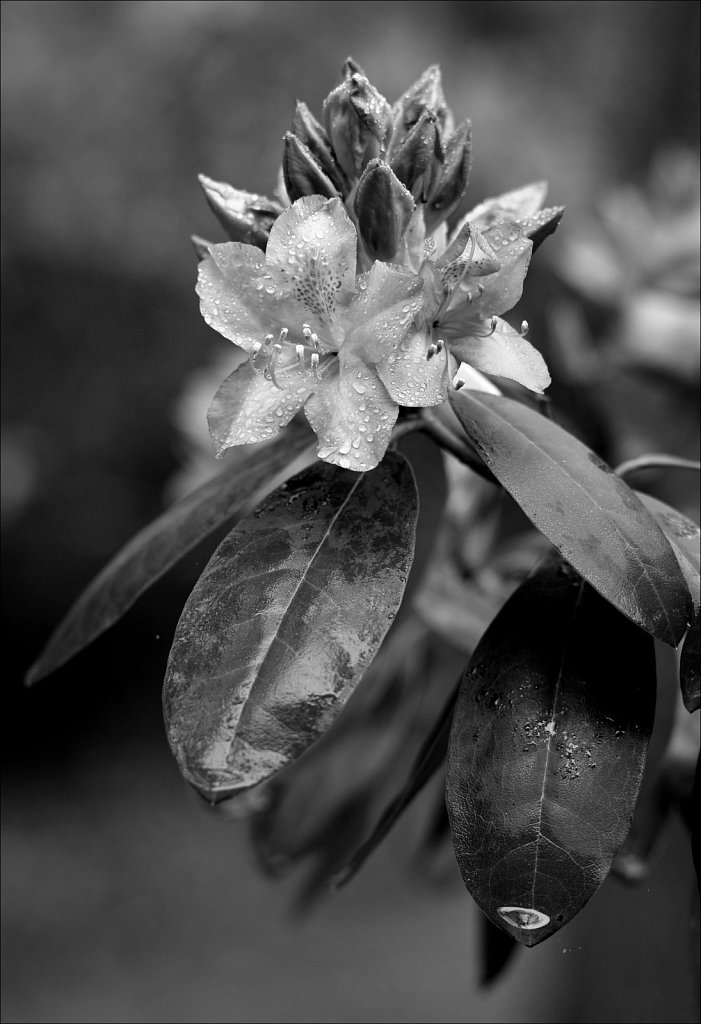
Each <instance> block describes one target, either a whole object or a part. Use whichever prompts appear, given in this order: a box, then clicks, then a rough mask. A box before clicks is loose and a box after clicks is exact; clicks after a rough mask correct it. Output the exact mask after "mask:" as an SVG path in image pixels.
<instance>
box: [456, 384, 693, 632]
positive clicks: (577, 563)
mask: <svg viewBox="0 0 701 1024" xmlns="http://www.w3.org/2000/svg"><path fill="white" fill-rule="evenodd" d="M450 400H451V403H452V406H453V410H454V412H455V414H456V416H457V417H458V419H459V421H460V423H461V424H462V426H463V428H464V430H465V432H466V433H467V435H468V437H469V438H470V441H471V442H472V444H473V445H474V446H475V448H476V449H477V451H478V452H479V454H480V455H481V457H482V459H483V460H484V462H485V463H486V465H487V466H488V468H489V469H490V470H491V472H492V473H493V474H494V476H495V477H496V478H497V479H498V480H499V482H500V483H501V484H502V485H503V486H504V488H505V489H506V490H507V491H508V492H509V493H510V494H511V495H512V497H513V498H514V499H515V500H516V501H517V502H518V504H519V505H520V506H521V508H522V509H523V511H524V512H525V513H526V515H527V516H528V517H529V519H530V520H531V521H532V522H533V524H534V525H535V526H536V527H537V528H538V529H539V530H540V531H541V533H543V534H544V535H545V536H546V537H547V538H548V540H549V541H550V542H551V543H552V544H554V545H555V547H556V548H557V549H558V551H560V552H561V554H562V555H563V556H564V557H565V559H566V560H567V561H568V562H569V563H570V564H571V565H573V566H574V568H575V569H577V571H578V572H579V573H580V574H581V575H582V576H583V577H584V579H586V580H587V582H588V583H590V584H591V585H592V586H593V587H594V589H595V590H598V592H599V593H600V594H601V596H602V597H604V598H605V599H606V600H607V601H609V602H610V603H611V604H612V605H614V607H616V608H618V610H619V611H621V612H622V613H623V614H624V615H626V616H627V617H628V618H629V619H631V620H632V621H633V622H635V623H636V624H637V625H639V626H641V627H642V628H643V629H644V630H646V631H647V632H649V633H650V634H651V635H652V636H654V637H656V638H657V639H659V640H662V641H664V642H665V643H668V644H671V645H672V646H673V647H676V646H677V644H678V643H679V642H680V640H681V639H682V637H683V636H684V633H685V632H686V628H687V624H688V622H689V619H690V617H691V597H690V595H689V591H688V587H687V585H686V582H685V580H684V576H683V574H682V572H681V570H680V568H679V564H678V562H677V559H676V558H675V556H674V552H673V551H672V549H671V547H670V545H669V542H668V541H667V539H666V537H665V535H664V533H663V532H662V530H661V529H660V527H659V526H658V524H657V522H656V521H655V519H654V518H653V517H652V516H651V515H650V513H649V512H648V511H647V510H646V509H645V507H644V506H643V504H642V503H641V501H640V499H639V498H638V497H636V495H635V493H634V492H633V491H632V490H631V489H630V488H629V487H628V486H627V484H625V483H624V482H623V480H621V479H620V478H619V477H617V476H615V475H614V474H613V472H612V471H611V469H610V468H609V467H608V466H607V465H606V464H605V463H604V462H602V460H601V459H600V458H599V457H598V456H597V455H595V454H594V452H592V451H590V450H589V449H588V448H587V447H586V446H585V445H583V444H582V443H581V441H578V440H577V439H576V438H575V437H573V436H572V435H571V434H569V433H568V432H567V431H565V430H563V429H562V428H561V427H558V426H557V425H556V424H555V423H552V422H551V421H550V420H549V419H547V418H546V417H544V416H541V415H540V414H539V413H537V412H534V411H533V410H532V409H529V408H527V407H526V406H524V405H522V404H520V403H519V402H515V401H512V400H511V399H508V398H504V397H496V396H494V395H488V394H485V393H483V392H477V391H466V390H465V389H462V390H460V391H451V392H450Z"/></svg>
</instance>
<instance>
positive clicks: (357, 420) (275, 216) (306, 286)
mask: <svg viewBox="0 0 701 1024" xmlns="http://www.w3.org/2000/svg"><path fill="white" fill-rule="evenodd" d="M470 162H471V131H470V124H469V122H468V121H465V122H463V123H462V124H461V125H459V126H458V127H457V128H454V126H453V118H452V114H451V112H450V110H449V109H448V107H447V105H446V103H445V99H444V97H443V91H442V87H441V79H440V71H439V69H438V67H437V66H434V67H431V68H429V69H428V70H427V71H426V72H425V73H424V74H423V75H422V76H421V78H420V79H419V80H418V81H417V82H416V83H415V84H414V85H413V86H412V87H411V88H410V89H408V90H407V92H406V93H404V95H403V96H402V97H401V98H400V99H399V100H398V102H397V103H396V104H395V105H394V106H393V107H392V106H390V104H389V103H388V102H387V101H386V100H385V99H384V97H383V96H381V95H380V93H379V92H378V91H377V90H376V89H375V88H374V86H372V85H371V83H370V82H369V81H368V79H367V77H366V76H365V74H364V73H363V71H362V70H361V69H360V68H359V67H358V65H357V64H355V62H354V61H352V60H350V59H349V60H348V61H347V62H346V64H345V66H344V69H343V81H342V82H341V84H340V85H339V86H338V87H337V88H336V89H334V90H333V91H332V92H331V93H330V94H329V96H328V97H327V99H326V100H325V102H324V110H323V124H322V123H321V122H319V121H318V120H317V119H316V118H315V117H314V116H313V114H312V113H311V112H310V111H309V110H308V108H307V107H306V106H305V105H304V104H303V103H298V104H297V108H296V110H295V114H294V117H293V121H292V127H291V131H289V132H288V133H287V134H286V136H285V141H284V151H283V160H282V175H281V179H282V180H281V183H280V187H279V201H278V200H271V199H268V198H266V197H263V196H259V195H254V194H253V193H248V192H243V191H240V190H237V189H234V188H232V187H231V186H230V185H227V184H224V183H221V182H214V181H212V180H211V179H209V178H205V177H204V176H202V178H201V181H202V185H203V188H204V190H205V194H206V196H207V199H208V201H209V203H210V206H211V207H212V209H213V210H214V212H215V214H216V215H217V217H218V219H219V221H220V222H221V223H222V225H223V226H224V228H225V229H226V230H227V232H228V234H229V236H230V237H231V238H232V241H231V242H226V243H223V244H220V245H212V244H210V243H207V242H204V241H202V240H197V247H198V251H199V254H200V256H201V257H202V259H201V263H200V272H199V282H198V294H199V295H200V299H201V308H202V313H203V316H204V318H205V320H206V321H207V323H208V324H210V326H212V327H214V328H215V329H216V330H217V331H219V332H220V333H221V334H223V335H224V337H226V338H228V339H229V340H231V341H232V342H234V343H235V344H236V345H238V346H239V347H240V348H242V349H243V350H244V351H245V352H246V353H248V355H249V359H248V361H247V362H246V363H244V364H242V365H240V366H238V367H237V369H236V370H235V371H234V372H233V373H232V374H231V375H230V376H229V377H228V378H227V379H226V380H225V381H224V382H223V384H222V385H221V387H220V388H219V391H218V392H217V394H216V396H215V398H214V402H213V404H212V407H211V409H210V413H209V424H210V431H211V434H212V437H213V439H214V443H215V448H216V451H217V454H218V455H221V454H222V453H223V452H224V451H226V449H228V448H230V447H231V446H233V445H238V444H246V443H250V442H255V441H260V440H263V439H265V438H270V437H272V436H274V435H275V434H276V433H277V432H278V431H279V430H280V429H281V428H282V427H283V426H285V425H286V424H287V423H288V422H289V421H290V420H291V419H292V417H293V416H294V415H295V414H296V413H297V412H298V411H299V410H300V409H302V408H303V409H304V412H305V414H306V416H307V419H308V420H309V423H310V424H311V426H312V428H313V429H314V431H315V432H316V434H317V436H318V439H319V447H318V454H319V457H320V458H322V459H325V460H326V461H328V462H333V463H335V464H337V465H339V466H342V467H344V468H351V469H355V470H359V471H361V470H367V469H372V468H373V467H374V466H376V465H377V464H378V462H379V461H380V460H381V459H382V456H383V455H384V453H385V451H386V449H387V445H388V444H389V441H390V437H391V433H392V429H393V427H394V424H395V422H396V419H397V416H398V413H399V407H400V406H404V407H413V408H417V407H418V408H421V407H426V406H433V405H438V404H440V403H441V402H443V401H445V398H446V396H447V389H448V387H449V386H450V383H451V380H452V379H453V378H454V376H455V374H456V371H457V370H458V368H459V365H460V364H461V363H466V364H468V365H469V366H472V367H474V368H475V369H476V370H478V371H480V372H481V373H486V374H492V375H496V376H501V377H507V378H510V379H512V380H515V381H518V382H519V383H520V384H522V385H523V386H525V387H526V388H529V389H531V390H532V391H536V392H542V391H543V390H544V388H546V387H547V386H548V384H549V382H550V378H549V375H548V371H547V368H546V366H545V364H544V362H543V360H542V357H541V356H540V354H539V353H538V352H537V350H536V349H535V348H533V346H532V345H531V344H530V343H529V342H528V341H527V340H526V339H525V331H526V328H527V325H525V324H524V325H522V329H521V330H520V331H517V330H515V329H514V328H512V327H511V326H510V325H509V324H507V323H506V322H505V321H504V320H502V319H500V316H501V314H502V313H504V312H506V311H507V310H509V309H511V308H512V307H513V306H514V304H515V303H516V302H517V301H518V299H519V298H520V295H521V290H522V287H523V279H524V277H525V274H526V271H527V268H528V263H529V260H530V256H531V251H532V248H533V246H534V244H538V243H539V242H540V241H541V240H542V239H543V238H544V237H545V236H546V235H548V234H549V233H550V232H551V231H553V230H554V229H555V227H556V226H557V224H558V222H559V219H560V217H561V215H562V209H561V208H559V207H555V208H550V209H546V210H543V209H541V207H542V203H543V200H544V198H545V186H544V185H543V184H542V183H536V184H533V185H529V186H526V187H525V188H522V189H518V190H516V191H514V192H510V193H507V194H506V195H502V196H499V197H497V198H495V199H491V200H487V201H486V202H484V203H482V204H481V205H480V206H478V207H476V208H475V209H474V210H472V211H471V212H470V213H468V214H467V216H465V217H463V218H462V219H460V220H459V222H458V223H457V224H456V225H455V226H454V227H453V229H452V231H450V232H449V230H448V226H447V223H446V221H447V218H448V217H449V216H450V215H451V214H452V213H454V212H455V210H456V208H457V205H458V204H459V202H460V200H461V199H462V197H463V195H464V192H465V189H466V187H467V183H468V177H469V169H470Z"/></svg>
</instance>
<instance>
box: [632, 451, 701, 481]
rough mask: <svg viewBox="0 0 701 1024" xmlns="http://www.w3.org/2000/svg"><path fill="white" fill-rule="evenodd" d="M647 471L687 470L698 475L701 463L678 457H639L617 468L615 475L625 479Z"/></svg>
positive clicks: (655, 455)
mask: <svg viewBox="0 0 701 1024" xmlns="http://www.w3.org/2000/svg"><path fill="white" fill-rule="evenodd" d="M645 469H687V470H692V471H694V472H696V473H698V472H699V470H701V463H699V462H694V461H693V460H692V459H680V458H677V456H676V455H657V454H654V455H639V456H638V457H637V458H635V459H628V460H627V461H626V462H622V463H621V464H620V466H616V468H615V469H614V473H616V475H617V476H620V477H625V476H628V475H629V474H630V473H638V472H641V471H642V470H645Z"/></svg>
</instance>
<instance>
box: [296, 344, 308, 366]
mask: <svg viewBox="0 0 701 1024" xmlns="http://www.w3.org/2000/svg"><path fill="white" fill-rule="evenodd" d="M306 351H307V350H306V349H305V347H304V345H295V352H296V353H297V362H298V363H304V353H305V352H306Z"/></svg>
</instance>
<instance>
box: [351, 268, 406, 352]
mask: <svg viewBox="0 0 701 1024" xmlns="http://www.w3.org/2000/svg"><path fill="white" fill-rule="evenodd" d="M422 289H423V281H422V279H421V278H420V277H417V275H416V274H411V273H409V272H407V271H406V270H400V269H399V268H398V267H395V266H390V265H389V264H387V263H373V265H372V268H371V269H370V270H369V271H368V272H367V273H366V274H361V276H360V277H359V278H358V289H357V291H356V294H355V298H354V299H353V302H352V304H351V305H350V307H349V309H348V312H347V314H346V317H345V323H346V325H347V331H348V335H347V337H346V340H345V342H344V345H343V347H344V351H345V352H346V353H347V354H348V355H351V353H352V355H353V356H354V357H355V358H359V359H363V360H365V361H366V362H369V363H378V362H380V360H382V359H386V358H387V356H388V355H389V354H390V353H391V352H393V351H395V350H396V349H397V348H398V346H399V345H400V344H401V342H402V341H403V340H404V339H405V338H406V336H407V334H408V333H409V331H410V330H411V327H412V323H413V321H414V318H415V317H416V315H417V314H418V313H419V311H420V310H421V307H422V303H423V297H422V294H421V293H422Z"/></svg>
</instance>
